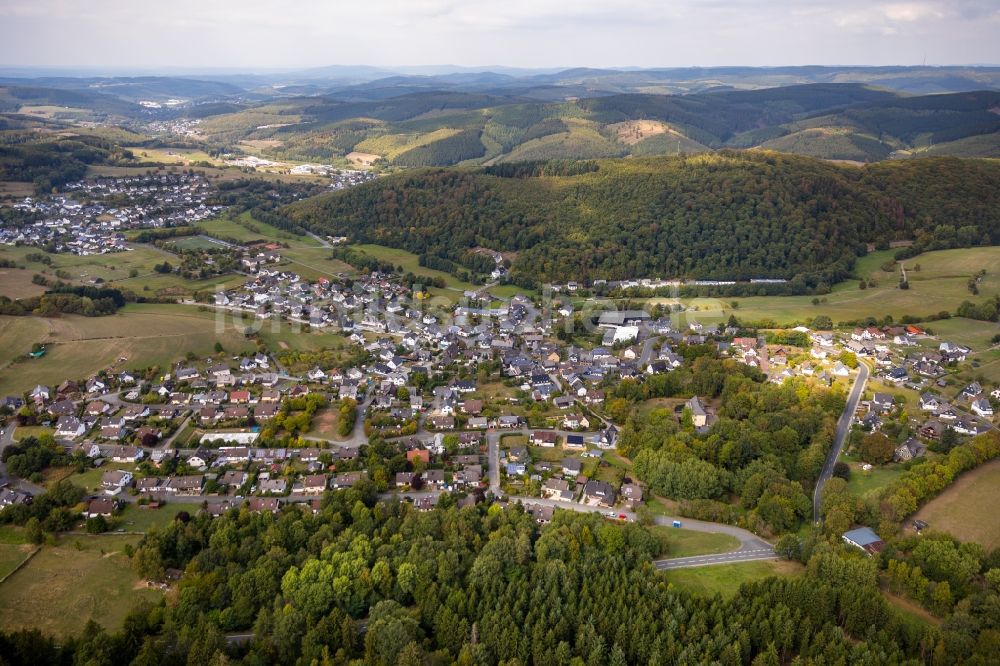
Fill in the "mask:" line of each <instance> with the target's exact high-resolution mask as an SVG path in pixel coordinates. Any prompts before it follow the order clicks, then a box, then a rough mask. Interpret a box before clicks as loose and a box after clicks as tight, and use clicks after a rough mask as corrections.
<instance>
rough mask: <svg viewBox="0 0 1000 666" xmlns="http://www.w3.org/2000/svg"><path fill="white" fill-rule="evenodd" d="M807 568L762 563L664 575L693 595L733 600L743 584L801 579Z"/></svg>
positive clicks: (690, 570)
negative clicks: (791, 578) (719, 595)
mask: <svg viewBox="0 0 1000 666" xmlns="http://www.w3.org/2000/svg"><path fill="white" fill-rule="evenodd" d="M803 571H805V567H803V566H802V565H801V564H798V563H796V562H788V561H785V560H761V561H755V562H739V563H736V564H716V565H712V566H707V567H692V568H690V569H674V570H668V571H665V572H663V575H664V577H665V578H666V579H667V582H668V583H670V584H671V585H675V586H676V587H678V588H680V589H682V590H686V591H687V592H691V593H694V594H700V595H705V596H710V595H714V594H721V595H722V596H724V597H731V596H733V595H734V594H736V592H737V591H738V590H739V589H740V585H742V584H743V583H751V582H753V581H756V580H762V579H764V578H770V577H772V576H800V575H802V572H803Z"/></svg>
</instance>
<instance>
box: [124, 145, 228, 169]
mask: <svg viewBox="0 0 1000 666" xmlns="http://www.w3.org/2000/svg"><path fill="white" fill-rule="evenodd" d="M123 147H124V148H125V149H126V150H131V151H132V153H133V154H134V155H135V158H136V159H137V160H139V161H140V162H158V163H160V164H169V165H180V166H190V165H192V164H195V163H196V162H208V163H209V164H212V165H214V166H221V165H222V162H221V161H219V160H217V159H216V158H214V157H212V156H211V155H209V154H208V153H206V152H205V151H203V150H195V149H193V148H148V147H146V146H123Z"/></svg>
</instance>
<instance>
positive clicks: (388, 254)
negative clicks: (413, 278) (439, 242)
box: [351, 244, 479, 291]
mask: <svg viewBox="0 0 1000 666" xmlns="http://www.w3.org/2000/svg"><path fill="white" fill-rule="evenodd" d="M351 247H352V248H354V249H355V250H359V251H361V252H363V253H365V254H367V255H369V256H372V257H375V258H376V259H378V260H380V261H387V262H389V263H391V264H392V265H393V266H402V267H403V271H404V272H409V273H413V274H414V275H423V276H426V277H430V278H441V279H443V280H444V283H445V285H446V286H448V287H451V288H452V289H458V290H459V291H465V290H472V289H478V288H479V287H477V286H476V285H474V284H472V283H470V282H462V281H461V280H459V279H458V278H457V277H455V276H453V275H450V274H448V273H445V272H444V271H438V270H435V269H433V268H425V267H424V266H421V265H420V257H418V256H417V255H415V254H413V253H412V252H407V251H406V250H398V249H396V248H393V247H386V246H384V245H373V244H363V245H352V246H351Z"/></svg>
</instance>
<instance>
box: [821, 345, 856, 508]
mask: <svg viewBox="0 0 1000 666" xmlns="http://www.w3.org/2000/svg"><path fill="white" fill-rule="evenodd" d="M867 381H868V366H867V365H865V364H864V363H858V376H857V377H855V378H854V386H852V387H851V393H850V395H848V396H847V404H846V405H844V411H843V413H842V414H841V415H840V420H838V421H837V435H836V437H834V440H833V448H831V449H830V454H829V455H828V456H827V457H826V462H825V463H824V464H823V471H822V472H820V475H819V478H818V479H817V480H816V489H815V490H814V491H813V521H814V522H816V523H818V522H819V505H820V499H821V498H822V496H823V486H824V485H825V484H826V482H827V480H828V479H829V478H830V477H831V476H832V475H833V466H834V465H835V464H836V463H837V458H839V457H840V450H841V449H842V448H844V442H845V441H846V440H847V434H848V433H849V432H850V431H851V421H853V420H854V413H855V411H856V410H857V409H858V402H859V401H860V400H861V395H862V394H863V393H864V390H865V382H867Z"/></svg>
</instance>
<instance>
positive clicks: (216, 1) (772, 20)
mask: <svg viewBox="0 0 1000 666" xmlns="http://www.w3.org/2000/svg"><path fill="white" fill-rule="evenodd" d="M998 37H1000V0H948V1H944V2H939V1H936V0H914V1H902V2H882V1H880V0H285V1H281V0H88V1H84V2H81V1H80V0H0V65H2V66H7V67H12V66H13V67H46V68H57V67H67V68H95V69H102V68H103V69H107V70H118V71H130V70H135V71H139V70H149V71H155V70H173V71H176V70H185V69H187V70H192V71H194V70H224V69H230V70H240V71H247V72H252V71H264V70H269V69H295V68H306V67H316V66H324V65H375V66H379V67H386V68H390V67H393V66H405V65H442V64H452V65H460V66H468V67H480V66H484V67H485V66H491V65H492V66H495V65H504V66H510V67H525V68H542V67H626V66H635V67H687V66H717V65H753V66H778V65H807V64H809V65H919V64H922V63H924V62H926V63H927V64H928V65H955V64H1000V39H998Z"/></svg>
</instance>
